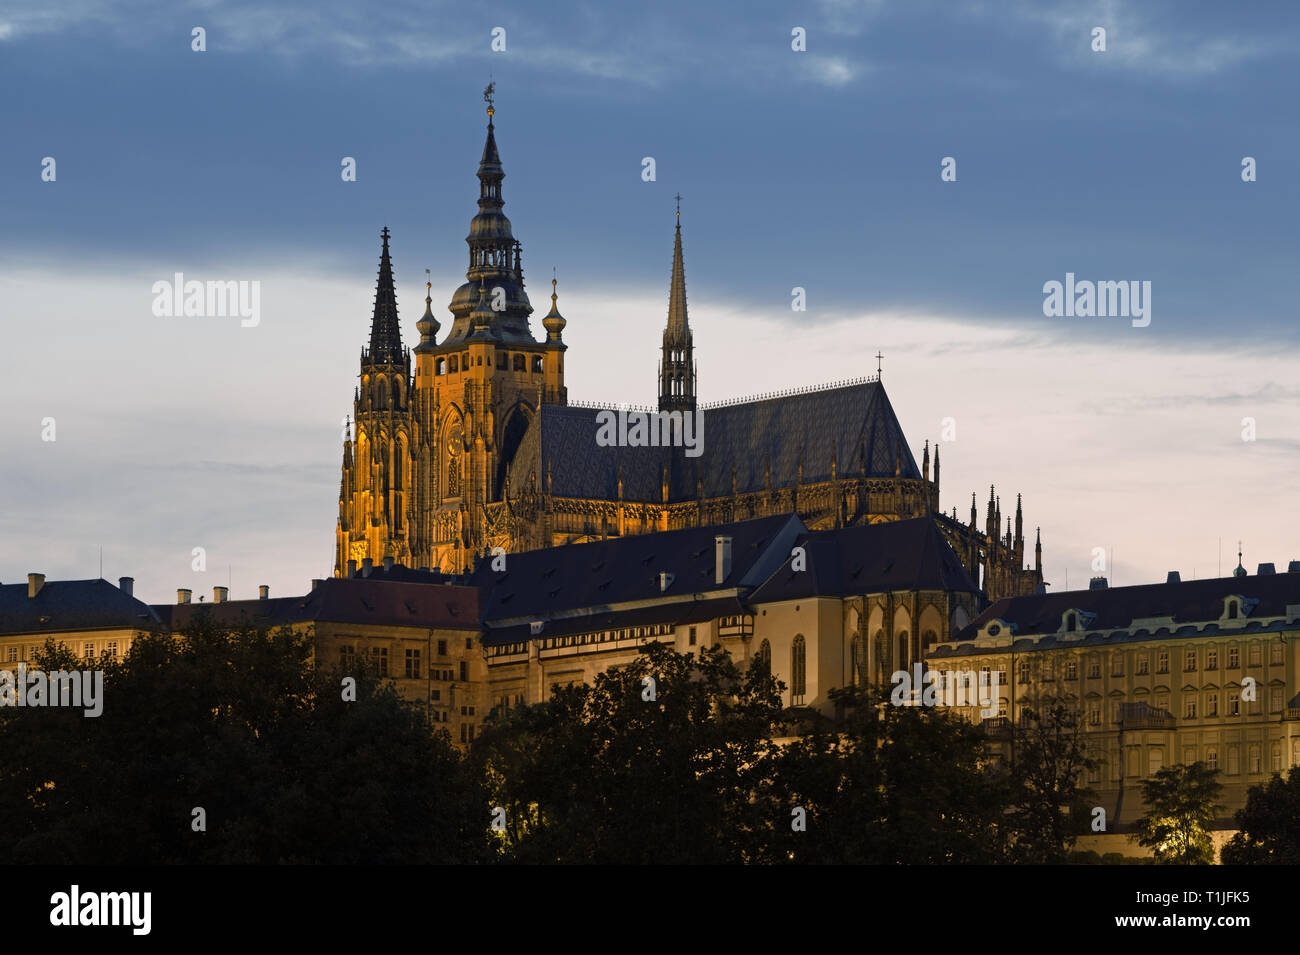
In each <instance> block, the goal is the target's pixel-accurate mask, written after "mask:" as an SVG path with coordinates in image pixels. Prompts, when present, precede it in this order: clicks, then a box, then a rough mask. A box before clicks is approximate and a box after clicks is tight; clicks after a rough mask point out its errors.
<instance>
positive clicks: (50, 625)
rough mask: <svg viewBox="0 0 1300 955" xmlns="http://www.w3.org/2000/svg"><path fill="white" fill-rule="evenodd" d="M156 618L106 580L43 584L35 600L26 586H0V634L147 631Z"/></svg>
mask: <svg viewBox="0 0 1300 955" xmlns="http://www.w3.org/2000/svg"><path fill="white" fill-rule="evenodd" d="M159 622H160V621H159V619H158V616H157V614H155V613H154V611H153V609H152V608H151V607H150V606H149V605H148V604H147V603H145V602H144V601H142V600H138V599H137V598H135V597H133V596H131V595H130V594H128V593H125V592H124V591H122V590H121V589H119V588H117V587H114V586H113V585H112V584H110V583H109V582H108V581H107V580H104V579H102V578H100V579H97V580H51V581H46V582H45V584H44V585H43V586H42V587H41V589H40V591H39V592H38V593H37V594H36V596H35V597H28V596H27V582H26V581H23V582H22V583H20V584H0V634H14V633H40V632H50V633H59V632H62V631H70V630H124V629H136V630H150V629H152V628H154V627H156V626H158V624H159Z"/></svg>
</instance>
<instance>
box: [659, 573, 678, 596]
mask: <svg viewBox="0 0 1300 955" xmlns="http://www.w3.org/2000/svg"><path fill="white" fill-rule="evenodd" d="M675 579H676V578H675V577H673V575H672V574H670V573H668V571H666V570H665V571H661V572H660V574H659V592H660V593H663V592H664V591H665V590H667V589H668V588H669V587H671V586H672V585H673V581H674V580H675Z"/></svg>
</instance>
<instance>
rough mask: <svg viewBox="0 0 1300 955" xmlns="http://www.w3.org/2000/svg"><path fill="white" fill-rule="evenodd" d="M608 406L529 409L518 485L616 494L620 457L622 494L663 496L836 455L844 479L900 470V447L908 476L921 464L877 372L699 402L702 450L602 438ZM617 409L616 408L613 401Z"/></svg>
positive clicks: (817, 467) (689, 493) (792, 475)
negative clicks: (601, 418)
mask: <svg viewBox="0 0 1300 955" xmlns="http://www.w3.org/2000/svg"><path fill="white" fill-rule="evenodd" d="M604 410H606V409H601V408H591V407H580V406H576V405H553V404H545V405H542V406H541V408H540V409H539V412H538V414H537V415H536V416H535V417H534V418H533V421H532V423H531V424H530V426H529V429H528V432H527V434H526V435H525V436H524V439H523V441H522V442H521V443H520V446H519V450H518V451H517V452H516V454H515V458H514V461H513V462H512V463H511V466H510V486H511V488H512V489H513V490H514V491H516V492H518V491H520V490H522V489H524V488H525V487H527V486H528V484H529V482H530V481H535V482H536V486H537V489H538V490H539V491H541V492H546V491H547V486H548V485H547V480H548V472H549V480H550V493H551V494H552V495H554V496H556V497H571V498H583V499H588V500H590V499H595V500H617V499H618V484H619V475H620V470H619V469H620V465H621V466H622V481H623V499H624V500H628V501H646V502H660V501H662V500H663V480H664V477H665V476H666V477H667V479H668V501H669V502H673V501H693V500H696V498H697V495H698V494H699V493H703V495H704V497H722V496H726V495H730V494H731V492H732V469H733V467H734V468H735V490H736V492H737V493H739V494H746V493H751V492H755V491H764V490H766V489H767V486H768V481H769V475H768V469H769V468H770V472H771V474H770V481H771V486H772V487H773V488H786V487H794V486H795V485H796V484H798V483H799V482H800V462H801V461H802V465H803V473H802V483H803V484H812V483H817V482H823V481H829V480H830V479H831V462H832V460H834V461H835V470H836V476H837V477H839V478H840V479H842V480H852V479H855V478H859V477H890V478H892V477H893V476H894V462H895V455H897V456H898V459H899V467H900V471H901V474H902V476H903V477H905V478H912V479H919V478H920V476H921V472H920V471H919V470H918V468H917V466H916V460H915V458H913V457H912V452H911V451H910V450H909V449H908V447H907V441H906V439H905V438H904V436H903V430H902V427H901V426H900V425H899V423H898V418H897V416H896V415H895V414H894V409H893V406H892V405H890V403H889V398H888V397H887V396H886V394H885V390H884V387H883V386H882V385H881V384H880V382H879V381H876V380H870V381H861V382H857V383H854V384H849V385H842V386H838V387H830V388H823V389H817V390H809V391H804V392H799V393H795V394H789V395H783V396H780V397H775V398H762V399H756V400H753V401H742V402H736V403H732V404H725V405H719V406H715V407H707V406H705V407H703V408H702V409H701V413H702V420H703V435H702V436H701V437H702V440H700V446H701V450H702V453H701V454H700V455H699V456H698V457H688V456H687V455H686V453H685V449H683V448H681V447H653V448H652V447H602V446H600V445H597V444H596V433H597V431H598V430H599V428H598V425H597V417H596V416H597V415H599V414H600V413H601V412H602V411H604ZM610 410H612V409H610Z"/></svg>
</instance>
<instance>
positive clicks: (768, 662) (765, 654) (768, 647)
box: [691, 627, 772, 673]
mask: <svg viewBox="0 0 1300 955" xmlns="http://www.w3.org/2000/svg"><path fill="white" fill-rule="evenodd" d="M694 629H695V628H694V627H691V630H694ZM692 639H693V638H692ZM756 659H757V660H758V665H759V666H761V667H762V668H763V669H764V670H766V671H767V672H768V673H771V672H772V644H770V643H768V642H767V641H766V640H764V641H763V642H762V643H760V644H759V645H758V654H757V655H756Z"/></svg>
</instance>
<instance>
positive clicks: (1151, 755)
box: [1147, 746, 1165, 776]
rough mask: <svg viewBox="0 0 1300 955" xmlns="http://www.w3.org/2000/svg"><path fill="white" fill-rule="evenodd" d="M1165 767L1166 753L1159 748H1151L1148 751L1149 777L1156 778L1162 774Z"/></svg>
mask: <svg viewBox="0 0 1300 955" xmlns="http://www.w3.org/2000/svg"><path fill="white" fill-rule="evenodd" d="M1164 765H1165V751H1164V750H1163V749H1161V748H1160V747H1159V746H1151V747H1149V748H1148V749H1147V775H1148V776H1154V775H1155V774H1156V773H1158V772H1160V770H1161V769H1163V768H1164Z"/></svg>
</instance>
